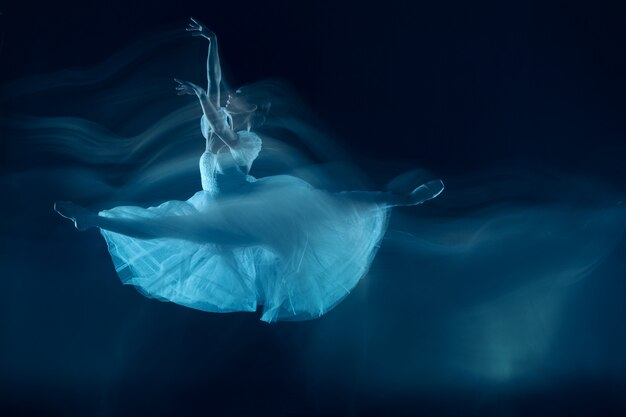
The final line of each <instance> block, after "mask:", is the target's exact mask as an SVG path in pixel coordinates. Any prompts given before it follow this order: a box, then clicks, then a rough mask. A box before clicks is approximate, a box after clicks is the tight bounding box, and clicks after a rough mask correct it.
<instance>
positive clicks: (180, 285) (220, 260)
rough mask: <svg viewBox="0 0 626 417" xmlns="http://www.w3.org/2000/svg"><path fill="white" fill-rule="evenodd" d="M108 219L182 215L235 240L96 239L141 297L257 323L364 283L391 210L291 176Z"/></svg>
mask: <svg viewBox="0 0 626 417" xmlns="http://www.w3.org/2000/svg"><path fill="white" fill-rule="evenodd" d="M100 215H101V216H105V217H116V218H128V219H134V220H138V219H139V218H143V219H159V220H160V221H162V220H163V219H168V218H172V217H170V216H188V217H191V218H197V220H198V224H200V222H206V221H207V217H209V218H211V219H212V220H211V222H212V227H217V228H221V229H222V230H227V231H231V232H233V233H234V234H236V235H237V236H241V241H239V242H233V244H215V243H213V242H212V237H211V236H210V235H207V236H206V242H202V241H200V240H199V239H197V236H193V239H192V237H188V238H185V237H184V236H181V237H180V238H157V239H149V240H143V239H136V238H131V237H128V236H125V235H121V234H118V233H113V232H110V231H106V230H102V235H103V236H104V238H105V239H106V241H107V244H108V247H109V252H110V253H111V256H112V259H113V262H114V264H115V268H116V270H117V272H118V274H119V276H120V278H121V280H122V281H123V282H124V283H126V284H132V285H134V286H136V287H137V288H138V289H139V290H140V291H141V292H142V293H143V294H144V295H146V296H149V297H154V298H158V299H160V300H167V301H172V302H174V303H177V304H180V305H184V306H187V307H191V308H195V309H199V310H204V311H210V312H232V311H255V310H256V309H257V307H258V306H259V305H262V306H263V315H262V318H261V319H262V320H264V321H268V322H271V321H276V320H302V319H309V318H315V317H318V316H321V315H322V314H324V313H326V312H327V311H328V310H330V309H331V308H333V307H334V306H335V305H336V304H337V303H339V302H340V301H341V300H342V299H343V298H344V297H345V296H346V295H348V293H349V292H350V291H351V290H352V289H353V288H354V287H355V286H356V285H357V283H358V282H359V280H360V279H361V278H362V277H363V276H364V275H365V274H366V272H367V270H368V268H369V266H370V264H371V262H372V259H373V257H374V255H375V253H376V250H377V249H378V246H379V244H380V240H381V238H382V236H383V234H384V231H385V228H386V224H387V218H388V210H387V209H385V208H382V207H380V206H377V205H375V204H371V203H370V204H364V203H356V202H353V201H351V200H350V199H349V198H347V197H345V196H341V195H337V194H333V193H329V192H325V191H320V190H316V189H314V188H312V187H311V186H310V185H309V184H307V183H306V182H304V181H302V180H300V179H298V178H295V177H291V176H275V177H267V178H263V179H261V180H258V181H255V182H251V183H248V184H247V185H246V186H244V187H243V188H241V189H240V190H239V192H238V193H235V194H231V195H229V196H217V197H216V196H213V195H211V193H209V192H207V191H200V192H198V193H196V194H195V195H194V196H193V197H191V198H190V199H189V200H187V201H169V202H166V203H164V204H162V205H160V206H158V207H152V208H148V209H143V208H139V207H116V208H114V209H111V210H106V211H103V212H101V213H100Z"/></svg>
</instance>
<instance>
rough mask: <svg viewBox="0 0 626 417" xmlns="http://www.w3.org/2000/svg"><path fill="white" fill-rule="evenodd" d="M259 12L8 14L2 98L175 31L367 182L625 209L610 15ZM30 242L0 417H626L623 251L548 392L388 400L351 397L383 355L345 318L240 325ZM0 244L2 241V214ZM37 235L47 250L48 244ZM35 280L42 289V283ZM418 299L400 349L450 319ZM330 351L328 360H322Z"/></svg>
mask: <svg viewBox="0 0 626 417" xmlns="http://www.w3.org/2000/svg"><path fill="white" fill-rule="evenodd" d="M265 3H266V2H244V1H232V2H230V1H221V2H214V1H203V2H186V1H177V2H169V3H165V2H154V3H151V2H131V1H127V2H125V3H122V2H120V3H116V2H110V1H103V0H99V1H84V2H64V1H61V2H49V3H45V4H44V2H41V4H37V3H36V2H28V1H20V2H17V1H10V2H8V3H6V4H5V5H4V6H2V9H1V10H0V11H2V15H1V16H0V19H1V20H0V23H1V25H2V26H1V27H2V41H1V42H2V44H1V47H0V62H1V65H0V74H1V76H2V80H3V81H9V80H13V79H16V78H20V77H23V76H26V75H32V74H40V73H50V72H54V71H57V70H60V69H64V68H67V67H76V66H78V67H89V66H93V65H95V64H97V63H99V62H101V61H102V60H103V59H105V58H106V57H108V56H110V55H112V54H114V53H115V52H116V51H118V50H120V49H121V48H122V47H124V46H125V45H127V44H128V43H129V42H130V41H132V40H134V39H136V38H138V37H139V36H141V35H144V34H145V33H147V32H153V31H156V30H158V29H159V27H162V26H168V27H169V26H170V25H172V24H177V23H180V24H181V25H184V24H185V20H186V19H187V17H188V16H190V15H191V16H196V17H198V18H199V19H200V20H202V21H204V22H205V23H206V24H207V25H209V26H210V27H211V28H212V29H213V30H214V31H215V32H216V33H217V34H218V36H219V37H220V42H221V43H220V47H221V56H222V60H223V62H224V65H225V67H226V69H227V71H228V73H229V74H230V75H231V77H232V81H233V82H234V84H245V83H249V82H253V81H257V80H260V79H264V78H268V77H278V78H282V79H284V80H286V81H288V82H289V83H290V84H291V85H293V86H294V87H295V89H296V91H297V92H298V93H299V95H300V96H301V97H302V98H303V99H304V101H306V102H307V103H308V104H309V105H310V107H311V108H313V109H315V112H316V113H317V114H318V115H319V116H320V118H321V119H322V120H325V121H326V123H327V125H328V126H330V128H331V129H332V130H333V131H334V132H335V133H336V134H337V136H338V137H340V138H342V140H344V141H345V145H346V146H347V148H348V149H351V150H352V151H353V152H354V153H355V155H358V158H357V161H360V162H359V163H360V164H361V167H362V168H364V169H365V170H366V168H367V161H370V160H374V159H380V160H385V161H389V160H393V161H397V163H398V164H399V165H403V166H421V167H426V168H428V169H430V170H431V171H434V172H436V173H438V174H439V175H441V176H443V177H446V176H462V175H463V174H464V173H466V172H474V171H476V170H479V169H483V168H484V167H490V166H501V165H506V164H508V163H509V162H511V163H516V164H520V163H521V164H523V165H524V166H527V167H530V168H531V169H534V168H537V169H540V168H542V167H546V166H548V167H551V168H553V169H558V170H561V171H565V172H575V173H577V174H582V175H586V176H590V177H593V178H598V179H601V180H603V181H605V182H606V183H608V184H610V185H612V186H613V187H614V188H615V189H617V190H618V191H619V192H621V193H623V192H624V191H625V187H626V164H625V163H624V162H623V161H624V158H625V157H626V153H625V149H626V147H625V146H624V138H625V137H626V118H625V117H624V115H625V114H626V45H625V42H624V40H626V25H625V24H624V21H625V17H626V9H625V8H624V7H623V6H622V5H621V3H620V2H613V3H601V4H593V5H592V4H591V3H589V2H587V3H576V2H562V3H555V2H549V3H546V2H500V3H494V4H486V3H481V4H474V3H473V2H431V3H424V4H421V3H420V4H413V2H394V1H385V2H378V3H367V2H324V1H319V2H295V1H294V2H287V1H285V2H269V3H270V4H265ZM336 3H338V4H336ZM416 3H417V2H416ZM1 110H3V111H10V110H12V109H10V108H6V105H5V107H4V108H2V109H1ZM390 131H391V132H392V133H390ZM3 142H4V141H3ZM11 148H13V145H12V146H11ZM0 149H2V150H5V152H3V154H2V164H3V166H2V168H0V172H2V173H3V174H7V175H8V174H9V173H11V172H13V171H18V170H20V169H23V168H24V167H28V166H30V165H31V164H32V161H25V160H21V159H19V158H17V157H15V156H14V155H12V154H9V153H8V149H9V146H8V145H7V144H6V143H3V145H2V148H0ZM14 197H15V196H5V198H6V199H13V198H14ZM21 204H28V201H24V200H22V202H21ZM7 216H8V217H7ZM43 222H44V224H45V225H46V227H47V229H46V231H43V232H42V231H41V230H39V231H25V237H24V238H23V239H22V240H19V239H16V240H14V241H13V242H12V244H11V248H10V249H9V248H7V247H5V248H3V256H7V254H10V256H11V259H8V258H6V257H5V259H4V260H3V262H2V265H0V267H1V268H2V269H1V271H2V282H3V283H2V289H3V294H2V300H3V302H2V304H3V305H2V306H1V307H0V313H2V316H3V317H2V318H1V319H0V320H1V321H0V324H1V325H2V327H1V328H0V329H3V331H2V333H3V335H2V337H1V341H0V346H1V347H0V355H1V356H0V361H1V362H0V372H1V376H0V388H1V392H0V413H2V411H1V410H2V409H4V410H6V412H7V414H5V415H12V414H19V415H29V414H33V415H112V416H122V415H129V416H130V415H133V416H134V415H250V416H252V415H261V416H266V415H267V416H270V415H271V416H280V415H401V414H403V415H418V414H420V415H429V414H433V415H447V414H450V415H511V416H516V415H610V414H615V415H618V414H620V413H621V414H623V413H624V412H625V410H626V408H625V403H624V394H623V393H624V392H626V391H625V390H624V388H626V386H625V384H624V382H625V380H626V378H625V376H624V370H626V355H625V354H624V350H625V349H626V334H625V332H626V330H625V326H624V324H625V320H624V318H625V317H626V286H625V285H624V282H623V280H624V269H623V263H619V262H617V261H619V260H623V254H624V245H623V244H622V245H621V246H620V247H618V254H619V255H616V256H619V258H614V259H613V264H611V265H613V267H611V266H609V267H605V269H606V268H608V269H611V268H616V267H615V266H614V265H616V264H618V265H620V268H621V269H620V268H618V269H615V270H609V271H606V270H605V271H604V272H605V273H606V274H607V275H609V276H611V277H613V281H612V283H611V285H608V286H603V285H598V284H597V285H590V286H589V287H588V288H585V291H588V293H589V294H590V298H589V299H588V300H587V301H586V302H585V303H584V305H583V306H582V307H580V308H581V309H583V313H581V314H580V316H576V310H573V313H572V314H573V315H574V316H575V318H574V319H573V321H570V322H568V324H567V325H565V326H563V327H562V328H561V329H560V330H558V332H557V334H556V335H555V338H556V339H557V340H559V341H560V342H561V343H560V344H559V346H560V349H562V351H561V354H560V355H556V356H555V357H558V356H561V357H563V358H570V357H571V358H570V359H563V361H564V362H563V363H565V364H566V365H563V366H560V365H555V367H559V368H560V369H561V368H562V370H563V371H562V372H561V373H560V374H559V375H560V376H559V378H557V379H551V380H549V381H546V382H545V384H530V385H524V384H504V383H502V384H499V383H493V382H489V381H483V380H481V379H480V378H477V379H476V380H475V381H474V382H473V383H472V384H469V385H468V384H458V385H457V384H454V383H449V384H439V385H437V384H434V383H430V382H429V381H430V380H431V379H437V378H429V377H427V376H425V377H424V383H423V386H421V387H420V388H417V387H416V386H415V385H412V386H411V387H412V388H411V389H407V388H406V385H403V384H402V383H401V382H398V384H397V386H394V385H390V384H389V381H394V380H395V379H394V378H393V377H389V376H386V377H385V378H383V379H384V381H385V386H381V387H379V389H375V390H371V389H369V388H371V387H372V386H374V387H376V382H375V381H363V380H364V379H366V378H371V377H373V375H372V374H367V373H366V372H364V371H363V369H364V368H367V366H365V365H363V364H364V363H367V361H368V360H370V356H368V355H370V354H371V355H376V354H377V352H378V353H380V352H385V350H384V349H383V348H382V347H381V346H384V344H385V340H380V339H379V340H376V341H374V342H371V341H370V342H368V343H370V344H373V346H374V347H372V348H371V352H373V353H368V348H366V347H365V345H366V342H365V340H366V339H368V336H367V335H368V334H369V333H368V330H367V326H368V324H367V322H366V321H365V320H361V318H362V316H360V315H359V310H358V309H359V305H360V304H356V301H355V300H352V299H351V298H349V299H348V300H346V302H345V305H343V304H342V305H341V306H339V307H338V308H337V310H336V311H334V312H333V313H331V314H330V315H329V316H328V317H325V318H323V319H321V320H318V321H312V322H306V323H299V324H295V325H294V324H289V323H287V324H277V325H271V326H269V325H265V324H263V323H260V322H258V320H257V318H258V317H256V316H255V315H245V314H234V315H213V314H206V313H202V312H198V311H193V310H189V309H185V308H181V307H179V306H176V305H172V304H166V303H159V302H156V301H153V300H148V299H144V298H142V297H140V296H139V295H138V294H137V293H136V292H134V291H133V290H132V289H131V288H127V287H122V286H121V285H120V283H119V281H118V280H117V278H116V276H115V273H114V271H113V269H112V268H111V265H110V260H109V259H108V257H107V256H108V255H107V253H106V248H105V246H104V242H102V240H101V239H99V238H98V237H97V235H96V234H95V233H92V234H87V235H85V234H78V233H75V232H74V231H73V230H68V229H69V228H68V227H67V226H68V225H67V224H65V223H62V221H61V220H60V219H58V218H56V217H54V216H53V214H52V212H50V214H49V217H46V218H45V219H43ZM2 224H3V230H11V231H13V229H11V226H10V224H11V213H10V212H9V213H8V214H7V215H6V216H5V218H4V219H3V223H2ZM42 235H43V237H42ZM52 236H56V237H58V236H61V237H62V239H63V240H62V241H60V242H58V244H51V239H50V238H51V237H52ZM70 248H71V250H70ZM33 252H34V253H33ZM616 260H617V261H616ZM41 264H43V265H46V266H48V267H49V268H50V270H47V271H45V272H46V275H45V276H42V271H41V269H38V268H37V265H41ZM60 265H62V270H63V273H62V274H61V273H59V272H57V271H59V270H61V267H60ZM94 277H95V278H97V279H95V278H94ZM436 296H437V297H440V298H441V306H439V307H438V308H437V309H428V308H425V309H424V311H423V312H422V313H423V316H422V317H421V318H420V320H419V325H418V326H417V329H418V331H417V335H413V336H412V337H414V338H417V339H423V340H424V341H427V340H428V339H430V338H431V337H433V335H434V334H436V333H437V329H436V328H433V327H435V326H431V325H429V314H432V315H435V314H437V312H438V311H439V309H454V308H455V306H454V305H453V301H449V300H446V296H445V290H442V291H439V292H437V293H436ZM357 297H358V294H357V295H356V296H355V297H354V298H355V299H356V298H357ZM368 297H369V298H370V299H371V298H372V297H375V295H372V294H370V295H369V296H368ZM24 300H30V302H28V303H25V302H24ZM377 302H378V303H382V301H377ZM351 303H352V304H351ZM389 303H390V304H391V305H392V304H393V301H389ZM342 314H343V315H342ZM365 314H371V313H365ZM347 315H348V316H349V320H348V319H346V317H347ZM373 320H374V321H375V320H376V319H373ZM396 320H397V321H396ZM402 320H403V317H402V309H401V307H398V308H397V311H396V310H394V314H391V315H390V316H389V323H387V324H385V327H386V328H389V329H391V330H389V332H390V333H391V334H394V335H395V336H394V337H392V338H391V340H392V342H390V343H401V342H402V341H403V340H408V339H407V338H406V337H400V336H398V334H399V333H400V334H402V333H403V332H404V331H405V329H404V327H403V322H402ZM581 329H582V330H581ZM590 330H593V332H592V333H591V334H589V331H590ZM378 334H380V333H378ZM5 335H6V337H5ZM339 335H340V336H341V337H339ZM383 335H384V334H383ZM333 337H337V340H338V342H339V343H337V344H334V345H333V344H331V343H327V342H328V339H329V338H331V339H332V338H333ZM424 343H426V344H427V342H424ZM581 345H582V346H583V347H581ZM436 350H437V349H436V348H432V349H427V351H429V352H434V351H436ZM572 352H573V353H572ZM442 355H443V353H442ZM572 358H573V359H572ZM585 358H586V359H585ZM439 359H440V358H438V357H436V356H435V357H433V361H435V362H436V361H437V360H439ZM375 360H376V361H377V362H378V363H384V359H381V358H380V357H378V358H377V359H375ZM585 360H586V362H585ZM568 361H569V362H568ZM561 365H562V364H561ZM570 365H571V366H570ZM612 370H614V372H613V371H612ZM390 372H391V371H390ZM416 372H418V371H416ZM427 372H430V373H432V372H433V371H432V369H430V370H429V371H427ZM404 377H405V376H401V375H400V374H399V375H398V376H397V380H398V381H399V380H401V379H402V378H404ZM418 379H419V378H418ZM448 382H450V381H448ZM418 385H419V384H418ZM361 387H368V388H363V389H362V388H361ZM3 414H4V413H3Z"/></svg>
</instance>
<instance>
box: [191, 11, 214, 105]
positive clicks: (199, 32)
mask: <svg viewBox="0 0 626 417" xmlns="http://www.w3.org/2000/svg"><path fill="white" fill-rule="evenodd" d="M190 20H191V22H189V27H188V28H187V29H186V30H187V32H191V34H192V36H201V37H203V38H205V39H206V40H208V41H209V52H208V54H207V61H206V78H207V95H208V96H209V99H210V100H211V101H212V102H213V103H214V105H215V108H217V109H219V108H220V107H221V101H220V92H221V84H222V68H221V66H220V56H219V53H218V48H217V36H215V33H213V32H212V31H211V30H210V29H208V28H207V27H206V26H205V25H203V24H202V23H200V22H199V21H198V20H196V19H194V18H193V17H192V18H190Z"/></svg>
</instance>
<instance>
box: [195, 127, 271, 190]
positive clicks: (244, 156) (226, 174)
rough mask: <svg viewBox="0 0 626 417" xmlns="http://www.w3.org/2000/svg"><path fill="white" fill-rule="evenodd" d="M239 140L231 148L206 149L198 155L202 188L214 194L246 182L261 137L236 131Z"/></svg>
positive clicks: (260, 143)
mask: <svg viewBox="0 0 626 417" xmlns="http://www.w3.org/2000/svg"><path fill="white" fill-rule="evenodd" d="M237 136H238V138H239V140H238V141H237V144H236V145H235V146H233V147H232V148H227V147H224V148H222V150H221V151H220V152H218V153H213V152H209V151H206V152H204V153H203V154H202V156H201V157H200V178H201V180H202V189H203V190H205V191H209V192H211V193H213V194H216V193H218V192H220V191H227V190H228V189H232V188H236V187H239V186H241V185H242V184H243V183H245V182H248V180H249V176H248V175H247V174H248V171H249V170H250V167H251V166H252V163H253V162H254V160H255V159H256V158H257V156H258V155H259V152H260V151H261V146H262V142H261V138H260V137H259V136H258V135H257V134H256V133H253V132H248V131H240V132H237Z"/></svg>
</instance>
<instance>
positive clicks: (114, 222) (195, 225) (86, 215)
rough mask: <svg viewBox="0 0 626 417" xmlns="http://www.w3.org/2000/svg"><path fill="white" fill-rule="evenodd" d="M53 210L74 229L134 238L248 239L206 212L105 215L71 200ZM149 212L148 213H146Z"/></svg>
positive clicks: (223, 241) (230, 241)
mask: <svg viewBox="0 0 626 417" xmlns="http://www.w3.org/2000/svg"><path fill="white" fill-rule="evenodd" d="M54 209H55V210H56V211H57V212H58V213H59V214H60V215H61V216H63V217H65V218H67V219H70V220H72V221H73V222H74V224H75V226H76V228H77V229H78V230H86V229H89V228H91V227H99V228H101V229H104V230H108V231H110V232H114V233H120V234H123V235H126V236H129V237H133V238H136V239H158V238H174V239H183V240H188V241H193V242H198V243H215V244H223V245H251V244H253V243H254V242H253V241H252V239H251V238H249V237H246V236H243V235H239V234H237V233H234V232H232V231H229V230H226V229H224V228H222V227H219V225H217V224H216V223H215V222H214V221H212V220H213V218H214V217H213V216H211V214H210V213H207V214H206V215H198V214H197V213H196V214H193V215H176V216H172V215H169V216H161V217H159V216H154V215H153V213H150V212H149V210H147V209H141V208H139V207H134V208H133V211H137V210H145V212H146V215H142V212H137V213H134V214H130V215H127V216H126V217H122V215H120V216H107V215H102V214H96V213H92V212H90V211H89V210H87V209H85V208H83V207H80V206H77V205H76V204H73V203H71V202H57V203H55V205H54ZM150 214H152V215H150Z"/></svg>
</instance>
